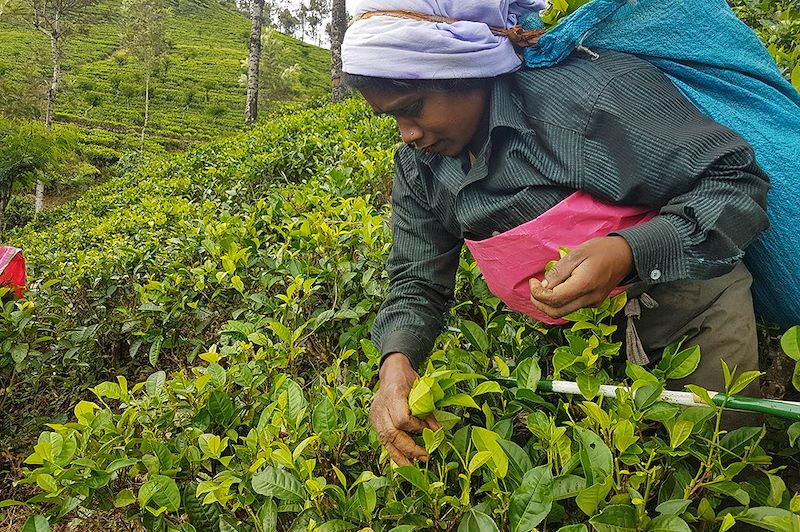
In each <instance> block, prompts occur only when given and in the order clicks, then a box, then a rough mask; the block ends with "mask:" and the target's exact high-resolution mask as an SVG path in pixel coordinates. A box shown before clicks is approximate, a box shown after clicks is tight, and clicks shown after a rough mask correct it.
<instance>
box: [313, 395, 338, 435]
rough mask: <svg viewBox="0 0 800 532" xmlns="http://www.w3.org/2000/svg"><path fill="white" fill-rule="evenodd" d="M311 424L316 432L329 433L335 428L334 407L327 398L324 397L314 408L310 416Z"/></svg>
mask: <svg viewBox="0 0 800 532" xmlns="http://www.w3.org/2000/svg"><path fill="white" fill-rule="evenodd" d="M311 425H312V426H313V427H314V432H316V433H317V434H325V433H330V432H333V431H335V430H336V427H337V425H338V419H337V414H336V407H335V406H334V405H333V403H332V402H331V400H330V399H329V398H327V397H324V398H323V399H322V401H320V403H319V404H318V405H317V407H316V408H315V409H314V413H313V415H312V416H311Z"/></svg>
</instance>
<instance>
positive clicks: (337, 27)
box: [331, 0, 347, 102]
mask: <svg viewBox="0 0 800 532" xmlns="http://www.w3.org/2000/svg"><path fill="white" fill-rule="evenodd" d="M331 17H332V18H331V97H332V98H333V101H334V102H338V101H341V100H343V99H344V98H345V96H347V90H346V89H345V88H344V87H343V86H342V41H343V40H344V32H345V31H346V30H347V8H346V7H345V0H333V7H332V11H331Z"/></svg>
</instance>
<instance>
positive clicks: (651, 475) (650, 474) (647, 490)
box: [638, 449, 656, 522]
mask: <svg viewBox="0 0 800 532" xmlns="http://www.w3.org/2000/svg"><path fill="white" fill-rule="evenodd" d="M655 455H656V452H655V451H654V450H652V449H651V450H650V456H649V457H648V458H647V464H645V466H644V470H645V471H646V472H647V485H646V486H645V487H644V497H643V499H644V500H643V502H642V505H641V506H640V507H639V509H638V512H639V521H640V522H641V520H642V519H643V518H644V514H645V508H646V507H647V501H648V500H649V499H650V488H651V487H652V486H653V480H655V479H654V477H655V474H654V472H653V471H650V466H651V465H653V457H655Z"/></svg>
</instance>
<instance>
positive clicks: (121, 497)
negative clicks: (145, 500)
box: [114, 488, 136, 508]
mask: <svg viewBox="0 0 800 532" xmlns="http://www.w3.org/2000/svg"><path fill="white" fill-rule="evenodd" d="M135 502H136V496H135V495H134V494H133V491H131V490H130V488H125V489H124V490H122V491H120V492H119V493H117V495H116V496H115V497H114V508H122V507H123V506H128V505H129V504H133V503H135Z"/></svg>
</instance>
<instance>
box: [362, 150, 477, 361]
mask: <svg viewBox="0 0 800 532" xmlns="http://www.w3.org/2000/svg"><path fill="white" fill-rule="evenodd" d="M418 183H419V177H418V173H417V170H416V163H415V162H414V159H413V155H412V154H411V153H410V152H409V151H408V148H405V147H401V148H400V150H398V153H397V154H396V155H395V178H394V182H393V184H392V239H393V243H392V251H391V253H390V254H389V259H388V261H387V270H388V272H389V295H388V297H387V298H386V300H385V301H384V302H383V304H382V305H381V308H380V309H379V310H378V315H377V317H376V318H375V323H374V325H373V329H372V338H373V340H374V341H375V343H376V344H377V345H378V348H379V349H380V351H381V354H382V355H383V356H384V357H385V356H386V355H388V354H390V353H395V352H399V353H403V354H404V355H406V356H407V357H408V358H409V360H410V361H411V364H412V365H413V366H414V368H415V369H416V368H418V367H419V366H420V364H421V363H422V361H423V360H424V358H425V357H426V356H427V355H428V353H429V352H430V351H431V349H432V348H433V343H434V341H435V340H436V337H437V336H438V335H439V334H440V333H441V332H442V331H443V330H444V328H445V325H446V323H447V312H448V310H449V308H450V306H451V304H452V300H453V290H454V286H455V276H456V270H457V269H458V261H459V257H460V252H461V247H462V245H463V240H462V239H460V238H458V237H456V236H454V235H452V234H451V233H450V232H448V231H447V230H446V229H445V227H444V226H443V225H442V223H441V222H440V221H439V220H438V218H437V217H436V216H435V215H434V213H432V212H431V209H430V207H429V206H428V204H427V202H426V201H425V198H424V194H423V193H421V191H420V190H419V185H418Z"/></svg>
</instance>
